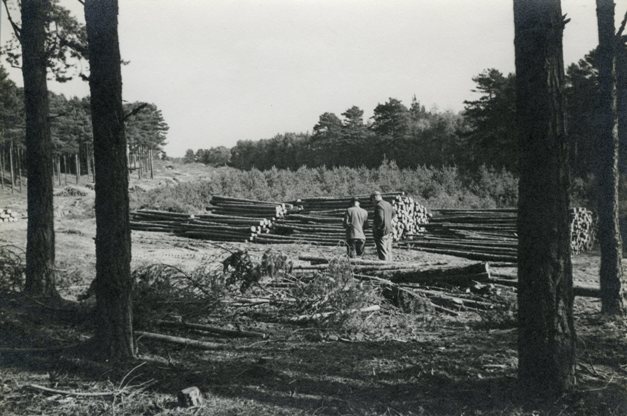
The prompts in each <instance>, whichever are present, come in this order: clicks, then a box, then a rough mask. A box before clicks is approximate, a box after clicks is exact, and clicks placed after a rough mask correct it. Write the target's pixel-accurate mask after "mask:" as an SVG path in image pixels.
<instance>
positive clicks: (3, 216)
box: [0, 208, 19, 222]
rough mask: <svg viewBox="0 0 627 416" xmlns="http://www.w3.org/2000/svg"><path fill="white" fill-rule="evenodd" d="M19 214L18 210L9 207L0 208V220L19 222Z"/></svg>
mask: <svg viewBox="0 0 627 416" xmlns="http://www.w3.org/2000/svg"><path fill="white" fill-rule="evenodd" d="M18 218H19V215H18V213H17V212H15V211H13V210H11V209H8V208H2V209H0V222H17V220H18Z"/></svg>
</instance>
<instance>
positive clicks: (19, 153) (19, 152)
mask: <svg viewBox="0 0 627 416" xmlns="http://www.w3.org/2000/svg"><path fill="white" fill-rule="evenodd" d="M15 153H17V154H16V155H15V156H16V158H15V162H16V169H15V170H16V172H17V186H18V190H19V191H20V193H22V149H21V147H20V146H17V149H16V152H15Z"/></svg>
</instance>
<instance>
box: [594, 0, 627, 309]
mask: <svg viewBox="0 0 627 416" xmlns="http://www.w3.org/2000/svg"><path fill="white" fill-rule="evenodd" d="M596 4H597V23H598V25H597V26H598V33H599V47H598V50H597V62H598V64H597V65H598V68H599V89H600V97H601V99H600V101H601V102H600V107H601V108H600V111H599V133H598V135H597V144H596V148H597V149H599V150H598V158H597V163H598V165H597V172H598V176H599V201H598V203H599V246H600V248H601V267H600V282H601V312H602V313H605V314H609V315H622V313H623V299H622V290H621V277H622V267H621V259H622V241H621V235H620V225H619V222H618V112H617V108H618V103H617V93H616V59H615V55H616V53H615V51H616V49H617V48H616V38H615V35H614V1H613V0H597V1H596Z"/></svg>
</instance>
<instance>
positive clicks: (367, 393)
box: [0, 174, 627, 416]
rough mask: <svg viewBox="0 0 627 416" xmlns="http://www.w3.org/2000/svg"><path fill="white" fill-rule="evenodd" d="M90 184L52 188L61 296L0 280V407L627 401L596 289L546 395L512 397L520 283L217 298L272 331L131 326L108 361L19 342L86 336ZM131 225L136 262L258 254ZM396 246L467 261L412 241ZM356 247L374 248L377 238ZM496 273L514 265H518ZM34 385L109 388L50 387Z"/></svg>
mask: <svg viewBox="0 0 627 416" xmlns="http://www.w3.org/2000/svg"><path fill="white" fill-rule="evenodd" d="M185 175H186V176H188V177H189V178H190V180H191V179H193V178H194V177H195V175H193V174H185ZM180 176H184V175H180ZM157 181H159V179H157ZM134 182H135V181H134ZM153 183H154V182H153ZM84 185H85V184H83V185H80V186H79V188H80V189H82V190H84V193H85V195H82V196H58V197H56V198H55V216H56V218H55V228H56V245H57V249H56V253H57V264H58V267H59V269H60V270H61V271H62V272H63V273H62V275H63V278H62V279H61V281H60V282H59V288H60V292H61V294H62V296H63V297H64V299H66V300H65V301H63V302H60V303H59V304H56V305H45V304H42V303H41V302H39V301H37V300H34V299H29V298H26V297H24V296H23V295H21V294H18V293H9V292H3V293H2V294H1V295H0V414H1V415H87V414H89V415H99V414H102V415H276V414H280V415H475V416H478V415H483V416H485V415H503V416H515V415H516V416H522V415H536V416H537V415H555V416H557V415H615V416H619V415H627V322H626V321H625V320H622V321H621V320H608V319H606V318H603V317H602V316H601V315H600V314H599V310H600V303H599V302H598V301H597V300H596V299H591V298H577V299H576V302H575V321H576V330H577V336H578V340H577V386H576V388H575V389H574V390H573V392H571V393H568V394H565V395H564V396H562V397H560V398H558V399H553V400H551V401H550V402H546V401H541V400H532V399H529V398H525V397H522V396H521V395H520V393H519V389H518V387H517V384H516V371H517V329H516V322H515V319H514V317H513V314H512V313H511V312H512V311H513V310H514V308H515V306H514V305H515V293H514V292H513V291H507V290H506V289H503V292H502V293H500V294H499V296H500V297H501V298H502V299H506V300H508V301H509V302H510V308H508V309H506V310H503V309H499V310H495V311H484V312H481V313H477V312H476V311H468V312H463V313H460V314H459V315H458V316H448V315H442V314H439V313H435V312H433V311H418V312H414V313H403V312H401V311H400V310H398V309H397V308H395V307H393V306H391V305H389V304H382V308H381V310H380V311H377V312H374V313H371V314H369V315H368V316H366V317H364V319H363V320H362V321H361V322H360V324H359V325H358V326H353V327H350V328H347V327H342V328H339V327H334V326H328V325H321V324H314V323H310V324H296V323H291V322H288V321H286V320H285V319H282V318H284V317H282V316H280V314H281V310H280V309H274V310H273V311H272V313H269V312H268V310H266V309H263V308H262V309H257V308H255V307H247V308H239V309H235V308H226V309H223V310H221V312H220V313H214V314H212V315H211V317H210V319H209V322H210V323H211V324H213V325H216V326H221V327H225V328H232V329H235V330H236V329H247V330H254V331H258V332H263V333H265V334H266V335H267V336H266V337H265V338H260V339H249V338H226V337H224V336H208V335H206V334H205V335H203V336H200V335H198V334H192V333H185V332H178V333H177V334H178V335H182V336H189V337H190V338H196V339H202V340H205V341H209V342H212V343H214V344H215V348H211V349H195V348H191V347H183V346H173V345H171V344H165V343H159V342H155V341H152V340H148V339H145V338H142V337H141V336H140V337H138V339H137V356H138V359H137V361H135V362H129V363H121V364H116V365H109V364H107V363H98V362H96V361H93V360H91V359H90V357H89V355H88V354H85V353H84V351H79V350H75V349H67V350H57V351H48V352H32V351H31V352H25V351H19V349H20V348H29V347H34V348H37V347H41V348H46V347H51V346H65V345H75V344H77V343H84V341H86V340H88V339H89V337H90V336H91V335H92V333H93V322H92V319H91V318H92V315H91V312H90V311H91V309H90V307H89V305H90V304H89V303H88V302H87V303H86V302H83V303H78V302H76V299H77V296H78V295H80V294H81V293H84V292H85V291H86V290H87V289H88V287H89V284H90V282H91V280H92V279H93V277H94V275H95V255H94V240H93V238H94V237H95V219H94V217H93V191H91V190H89V189H88V188H86V187H85V186H84ZM134 185H139V186H142V187H147V186H151V185H150V183H149V182H147V183H143V182H140V183H133V184H132V186H134ZM63 189H64V188H63V187H60V188H58V189H57V191H59V192H60V191H62V190H63ZM0 201H2V206H0V208H5V207H9V208H13V209H14V210H17V211H18V212H20V213H22V214H24V215H25V213H26V199H25V192H24V193H22V194H17V193H14V194H11V192H10V191H8V190H2V191H0ZM132 238H133V268H137V267H140V266H142V265H146V264H155V263H166V264H171V265H174V266H177V267H181V268H183V269H185V270H193V269H194V268H195V267H197V266H199V265H204V264H208V263H211V264H214V263H215V264H216V265H220V262H221V261H222V260H223V259H224V258H225V257H226V256H227V255H228V253H227V252H226V251H225V249H226V250H237V249H243V250H247V251H248V252H249V253H250V254H251V256H252V257H253V258H254V259H259V258H260V257H261V255H262V253H263V251H264V250H266V249H267V247H266V246H258V245H254V244H244V243H242V244H237V243H224V244H220V245H215V244H212V243H209V242H204V241H198V240H187V239H184V238H179V237H174V236H170V235H167V234H162V233H148V232H133V237H132ZM2 245H14V246H17V247H19V248H21V249H24V248H25V245H26V220H25V219H21V220H20V221H18V222H15V223H2V224H0V246H2ZM273 249H275V250H280V251H281V252H283V253H285V254H286V255H287V256H288V257H289V258H291V259H297V258H298V256H299V255H302V254H309V255H316V256H325V257H334V256H338V255H341V254H342V253H341V252H338V251H341V250H340V249H339V248H333V247H324V248H321V247H315V246H307V245H303V246H296V245H280V246H273ZM395 255H396V258H397V259H404V260H415V261H424V262H441V263H445V264H463V263H465V262H467V261H465V260H462V259H458V258H455V257H449V256H440V255H436V254H427V253H422V252H418V251H405V250H402V251H401V250H397V251H396V252H395ZM366 257H367V258H374V253H373V252H372V249H371V250H370V251H367V253H366ZM598 261H599V257H598V253H594V252H592V253H587V254H581V255H577V256H575V257H574V258H573V265H574V266H573V267H574V276H575V282H576V284H578V285H586V286H595V285H598V282H597V278H596V275H597V270H598ZM501 272H502V273H505V274H508V273H509V274H512V275H513V274H515V269H513V268H511V269H502V270H501ZM140 364H141V365H140ZM138 365H140V366H139V367H138V368H135V367H137V366H138ZM144 383H146V384H144ZM34 385H39V386H44V387H48V388H54V389H58V390H60V391H65V392H74V393H76V392H82V393H98V392H110V393H112V395H110V396H104V397H93V396H81V395H72V394H66V393H62V392H59V393H46V392H43V391H41V390H38V389H37V387H33V386H34ZM142 386H143V387H142ZM190 386H197V387H198V388H199V389H200V390H201V391H202V393H203V395H204V398H205V401H204V403H203V404H202V405H201V406H200V407H192V408H182V407H178V406H177V399H176V394H177V392H178V391H179V390H181V389H183V388H186V387H190Z"/></svg>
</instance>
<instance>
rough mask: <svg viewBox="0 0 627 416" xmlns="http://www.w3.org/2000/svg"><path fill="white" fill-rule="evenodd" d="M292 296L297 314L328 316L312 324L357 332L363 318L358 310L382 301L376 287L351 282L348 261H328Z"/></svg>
mask: <svg viewBox="0 0 627 416" xmlns="http://www.w3.org/2000/svg"><path fill="white" fill-rule="evenodd" d="M292 296H293V297H294V298H295V299H296V302H297V305H296V307H297V309H298V310H299V311H300V312H301V313H303V314H308V315H313V314H325V313H329V315H328V316H326V317H324V318H322V319H319V320H317V321H316V322H318V323H319V324H320V325H322V326H326V327H330V326H332V327H335V328H340V329H343V330H347V331H350V330H358V329H360V328H361V327H362V325H363V324H364V322H363V319H364V315H362V314H361V313H359V312H358V310H359V309H362V308H366V307H369V306H377V305H380V304H381V302H382V301H383V297H382V294H381V290H380V287H379V286H375V285H372V284H370V283H368V282H364V281H360V280H357V279H355V277H354V276H353V270H352V266H351V264H350V262H349V261H348V258H335V259H332V260H331V261H330V262H329V267H328V269H327V270H325V271H324V272H322V273H318V274H316V275H315V276H314V277H313V278H312V279H311V280H309V281H308V282H302V283H301V284H299V285H296V286H295V287H294V289H293V290H292Z"/></svg>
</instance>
